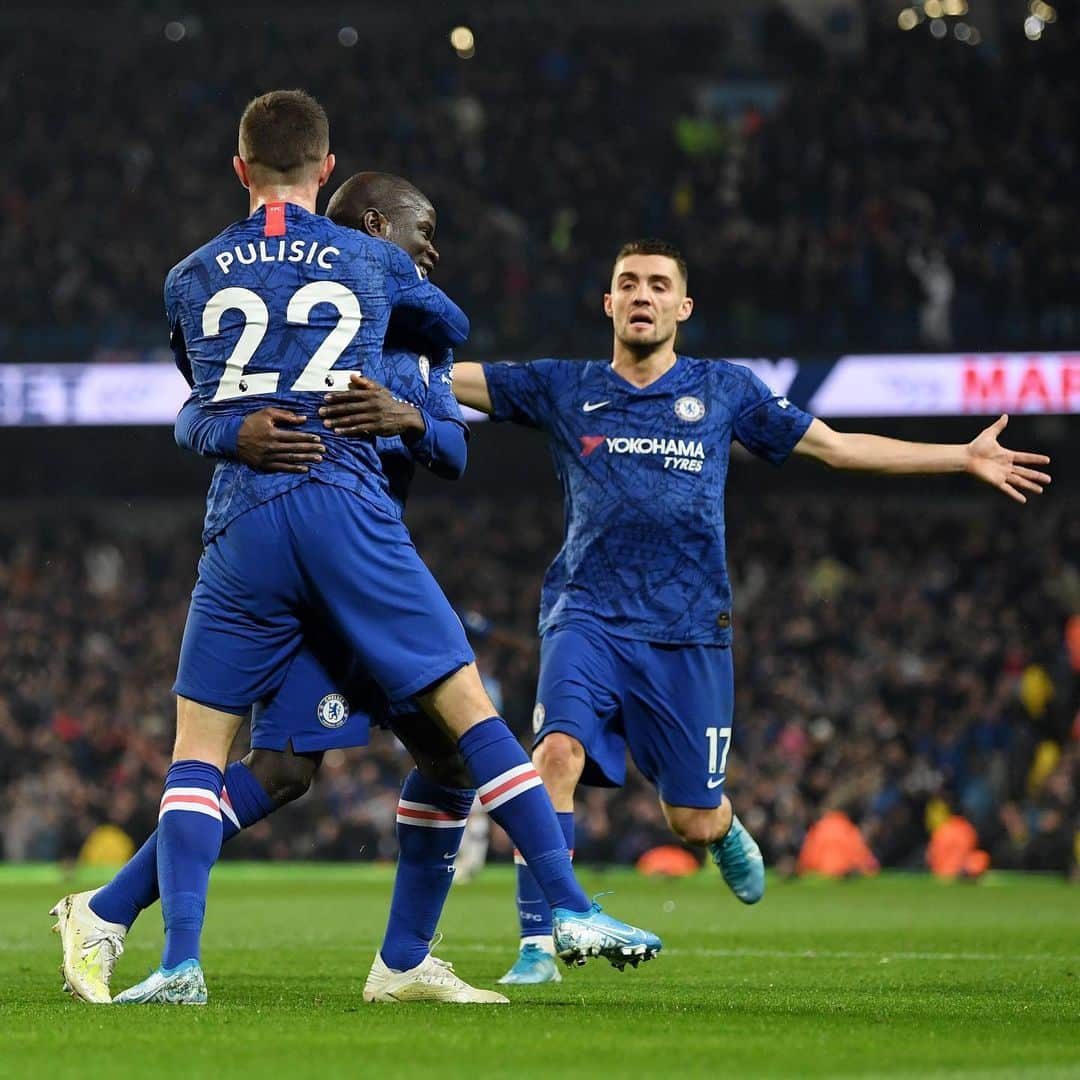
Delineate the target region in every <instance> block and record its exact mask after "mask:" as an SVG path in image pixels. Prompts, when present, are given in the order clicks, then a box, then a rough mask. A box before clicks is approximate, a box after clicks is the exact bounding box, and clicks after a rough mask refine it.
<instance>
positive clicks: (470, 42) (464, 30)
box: [450, 26, 476, 60]
mask: <svg viewBox="0 0 1080 1080" xmlns="http://www.w3.org/2000/svg"><path fill="white" fill-rule="evenodd" d="M450 45H451V46H452V47H453V49H454V52H456V53H457V54H458V59H460V60H471V59H472V58H473V57H474V56H475V55H476V35H475V34H473V32H472V30H470V29H469V28H468V27H467V26H455V27H454V29H453V30H451V31H450Z"/></svg>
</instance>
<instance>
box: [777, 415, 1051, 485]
mask: <svg viewBox="0 0 1080 1080" xmlns="http://www.w3.org/2000/svg"><path fill="white" fill-rule="evenodd" d="M1008 422H1009V418H1008V417H1007V416H1001V417H999V418H998V419H997V420H995V421H994V423H992V424H991V425H990V426H989V427H988V428H986V429H985V430H984V431H982V432H980V433H979V435H978V436H976V438H975V439H973V440H972V441H971V442H969V443H967V444H966V445H963V444H950V443H919V442H907V441H905V440H903V439H887V438H884V437H883V436H881V435H862V434H852V433H846V432H841V431H834V430H833V429H832V428H831V427H829V425H828V424H826V423H824V422H823V421H821V420H814V422H813V423H812V424H811V425H810V427H809V428H807V430H806V434H804V435H803V437H802V439H800V440H799V442H798V443H797V444H796V446H795V453H796V454H802V455H804V456H806V457H812V458H817V460H818V461H822V462H824V463H825V464H826V465H828V466H830V467H831V468H834V469H854V470H861V471H866V472H879V473H889V474H892V475H897V476H899V475H910V474H915V473H957V472H966V473H970V474H971V475H972V476H975V477H977V478H978V479H979V480H982V481H983V482H984V483H987V484H990V485H991V487H996V488H997V489H998V490H999V491H1003V492H1004V493H1005V494H1006V495H1008V496H1009V498H1011V499H1015V500H1016V501H1017V502H1020V503H1023V502H1027V498H1026V497H1025V496H1024V494H1023V493H1024V492H1025V491H1028V492H1032V493H1033V494H1036V495H1039V494H1042V490H1043V486H1044V485H1046V484H1049V483H1050V477H1049V476H1048V475H1047V474H1046V473H1044V472H1039V471H1038V470H1037V469H1034V468H1032V466H1033V465H1048V464H1049V463H1050V459H1049V458H1048V457H1047V456H1046V455H1045V454H1031V453H1027V452H1025V451H1018V450H1007V449H1006V448H1005V447H1004V446H1002V445H1001V444H1000V443H999V442H998V436H999V435H1000V434H1001V432H1002V431H1004V430H1005V425H1006V424H1007V423H1008Z"/></svg>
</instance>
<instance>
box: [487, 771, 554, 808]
mask: <svg viewBox="0 0 1080 1080" xmlns="http://www.w3.org/2000/svg"><path fill="white" fill-rule="evenodd" d="M539 779H540V774H539V773H538V772H537V771H536V770H535V769H530V770H529V771H528V772H523V773H521V774H519V775H518V776H514V777H511V778H510V779H509V780H507V781H506V783H505V784H500V785H499V786H498V787H497V788H493V789H492V790H491V791H488V792H485V793H484V794H483V795H481V796H480V802H481V804H482V805H484V806H487V804H488V803H489V802H491V800H492V799H497V798H498V797H499V796H500V795H501V794H502V793H503V792H504V791H510V790H511V789H512V788H516V787H518V785H520V784H524V783H527V782H528V781H529V780H539Z"/></svg>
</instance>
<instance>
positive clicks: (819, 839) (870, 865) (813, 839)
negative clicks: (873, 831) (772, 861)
mask: <svg viewBox="0 0 1080 1080" xmlns="http://www.w3.org/2000/svg"><path fill="white" fill-rule="evenodd" d="M797 869H798V872H799V873H800V874H821V875H822V876H823V877H833V878H844V877H854V876H856V875H863V874H868V875H869V874H876V873H877V872H878V870H879V869H880V866H879V864H878V861H877V859H875V858H874V854H873V852H872V851H871V850H870V848H869V847H868V846H867V843H866V841H865V840H864V839H863V835H862V833H861V832H859V827H858V826H857V825H856V824H855V823H854V822H853V821H852V820H851V818H849V817H848V816H847V814H845V813H844V812H843V811H842V810H829V811H827V812H826V813H825V815H824V817H822V818H819V819H818V820H817V821H815V822H814V824H813V825H811V826H810V828H809V829H808V830H807V831H806V839H805V840H803V846H802V850H801V851H800V852H799V861H798V864H797Z"/></svg>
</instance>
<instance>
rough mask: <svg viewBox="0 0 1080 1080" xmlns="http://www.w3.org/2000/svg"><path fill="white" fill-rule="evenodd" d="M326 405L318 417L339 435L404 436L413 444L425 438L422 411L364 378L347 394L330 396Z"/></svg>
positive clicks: (353, 379)
mask: <svg viewBox="0 0 1080 1080" xmlns="http://www.w3.org/2000/svg"><path fill="white" fill-rule="evenodd" d="M325 401H326V404H325V405H323V406H322V408H320V409H319V415H320V416H321V417H322V418H323V425H324V426H325V427H328V428H330V429H331V430H332V431H333V432H334V434H336V435H351V436H359V437H361V438H371V437H372V436H375V435H383V436H389V435H401V436H402V437H403V438H405V439H406V440H410V439H413V438H419V436H421V435H423V434H424V418H423V417H422V416H421V415H420V410H419V409H417V408H415V407H414V406H412V405H410V404H409V403H408V402H407V401H399V400H398V399H397V398H396V397H394V395H393V394H391V393H390V391H389V390H387V389H386V387H385V386H382V385H381V384H380V383H377V382H375V381H374V380H373V379H368V378H365V377H364V376H363V375H353V376H352V377H351V378H350V379H349V389H348V390H339V391H338V392H337V393H334V394H327V395H326V399H325Z"/></svg>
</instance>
